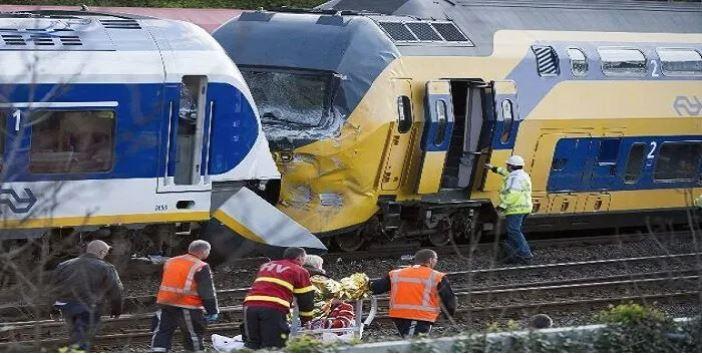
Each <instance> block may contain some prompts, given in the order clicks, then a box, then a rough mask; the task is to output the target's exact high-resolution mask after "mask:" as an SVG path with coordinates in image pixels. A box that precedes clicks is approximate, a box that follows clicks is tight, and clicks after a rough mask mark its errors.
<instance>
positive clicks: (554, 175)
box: [547, 136, 702, 192]
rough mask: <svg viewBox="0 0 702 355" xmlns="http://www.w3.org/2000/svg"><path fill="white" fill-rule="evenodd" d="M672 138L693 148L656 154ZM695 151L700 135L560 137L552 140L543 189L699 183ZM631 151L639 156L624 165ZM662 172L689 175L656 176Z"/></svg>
mask: <svg viewBox="0 0 702 355" xmlns="http://www.w3.org/2000/svg"><path fill="white" fill-rule="evenodd" d="M674 142H677V143H678V144H680V143H684V142H688V143H691V144H692V145H693V146H694V147H688V148H690V149H683V150H682V151H676V152H673V151H672V150H670V148H666V150H667V154H665V156H663V157H661V150H662V148H663V147H664V146H666V144H667V143H674ZM634 147H635V149H633V148H634ZM684 152H687V153H684ZM688 153H689V154H688ZM700 154H702V136H666V137H660V136H658V137H654V136H644V137H607V138H604V137H600V138H563V139H560V140H559V141H558V142H557V143H556V148H555V151H554V155H553V161H552V164H551V171H550V173H549V178H548V186H547V190H548V191H549V192H566V191H572V192H583V191H603V190H606V191H617V190H645V189H665V188H691V187H698V186H702V156H700ZM630 156H632V157H636V158H640V159H631V160H632V162H631V165H628V164H629V161H630ZM662 160H665V161H662ZM659 164H660V166H659ZM695 165H696V166H695ZM662 167H668V169H665V170H664V169H662ZM683 172H688V174H683ZM661 174H665V175H669V176H675V175H681V174H682V175H687V176H688V178H685V179H660V177H661Z"/></svg>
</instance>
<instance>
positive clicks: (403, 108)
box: [397, 96, 412, 133]
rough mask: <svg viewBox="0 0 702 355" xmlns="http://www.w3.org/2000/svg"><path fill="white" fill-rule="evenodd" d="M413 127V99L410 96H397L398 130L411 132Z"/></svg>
mask: <svg viewBox="0 0 702 355" xmlns="http://www.w3.org/2000/svg"><path fill="white" fill-rule="evenodd" d="M410 128H412V101H410V98H409V97H408V96H400V97H398V98H397V130H398V132H400V133H407V132H409V130H410Z"/></svg>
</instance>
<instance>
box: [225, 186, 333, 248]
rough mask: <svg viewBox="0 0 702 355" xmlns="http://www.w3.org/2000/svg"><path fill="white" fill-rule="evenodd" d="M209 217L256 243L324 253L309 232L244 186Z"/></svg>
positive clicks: (322, 245)
mask: <svg viewBox="0 0 702 355" xmlns="http://www.w3.org/2000/svg"><path fill="white" fill-rule="evenodd" d="M213 216H214V218H216V219H217V220H219V221H220V222H222V223H223V224H224V225H226V226H227V227H228V228H229V229H231V230H233V231H234V232H236V233H238V234H239V235H241V236H243V237H244V238H246V239H249V240H252V241H254V242H257V243H261V244H266V245H270V246H274V247H283V248H288V247H300V248H308V249H318V250H327V248H326V247H325V246H324V244H323V243H322V242H321V241H320V240H319V239H317V237H315V236H314V235H313V234H312V233H310V231H309V230H307V229H306V228H305V227H303V226H301V225H299V224H298V223H297V222H295V221H293V220H292V219H291V218H290V217H288V216H287V215H286V214H284V213H283V212H281V211H280V210H278V209H276V208H275V207H273V206H271V205H270V204H269V203H268V202H267V201H266V200H264V199H262V198H261V197H260V196H258V195H257V194H256V193H255V192H253V191H251V190H249V189H247V188H246V187H241V188H240V189H239V190H238V191H236V192H235V193H233V194H232V195H231V196H230V197H229V198H227V199H226V200H225V201H224V202H223V203H222V204H221V205H220V206H219V207H217V209H216V210H215V212H214V213H213Z"/></svg>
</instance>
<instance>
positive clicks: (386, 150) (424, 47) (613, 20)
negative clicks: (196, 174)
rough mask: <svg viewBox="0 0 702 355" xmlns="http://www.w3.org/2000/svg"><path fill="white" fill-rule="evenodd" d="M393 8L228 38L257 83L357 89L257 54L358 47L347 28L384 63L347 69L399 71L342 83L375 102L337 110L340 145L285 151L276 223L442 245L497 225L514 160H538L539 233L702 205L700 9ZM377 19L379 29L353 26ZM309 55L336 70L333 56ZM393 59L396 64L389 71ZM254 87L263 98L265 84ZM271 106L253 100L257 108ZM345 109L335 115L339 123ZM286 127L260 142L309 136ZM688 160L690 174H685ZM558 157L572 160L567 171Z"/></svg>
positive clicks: (244, 24)
mask: <svg viewBox="0 0 702 355" xmlns="http://www.w3.org/2000/svg"><path fill="white" fill-rule="evenodd" d="M392 3H393V4H396V5H397V4H400V5H397V6H395V5H391V4H390V3H389V2H382V3H380V2H373V3H372V4H371V3H369V2H364V1H357V0H341V1H332V2H330V3H328V4H326V5H323V6H321V7H320V9H319V10H318V12H316V13H315V12H314V11H312V12H310V13H304V14H294V13H293V14H291V13H269V12H256V13H249V15H246V13H245V14H243V15H242V17H241V18H240V19H238V20H237V19H235V20H232V21H231V22H230V23H228V24H226V25H224V26H223V27H222V28H220V29H219V30H218V31H217V32H216V33H215V38H216V39H217V40H218V41H220V43H222V44H223V46H224V47H225V49H227V50H228V51H229V54H230V56H232V58H234V59H235V60H236V61H240V62H241V63H242V64H243V65H244V66H245V67H249V66H256V65H259V67H258V68H257V69H256V70H259V71H260V72H265V71H266V70H269V71H273V70H271V69H270V67H269V68H266V67H267V66H268V65H271V66H273V67H275V69H274V71H275V72H276V73H286V72H294V71H296V70H304V71H314V70H324V71H329V72H333V75H335V76H337V77H341V78H344V77H348V76H350V75H351V74H354V73H352V72H348V71H345V68H343V67H336V68H334V67H331V68H330V67H324V68H322V67H319V66H317V63H316V60H317V59H308V58H306V57H305V56H302V55H300V56H298V55H297V54H295V53H298V54H300V53H303V51H302V49H300V51H296V50H295V49H294V48H289V49H287V51H289V52H292V53H293V54H291V57H292V58H293V59H291V60H287V59H279V58H276V59H275V61H276V62H275V63H269V61H270V60H269V59H268V58H267V57H264V56H263V55H257V54H261V53H266V52H267V51H271V50H274V48H278V43H277V42H276V41H287V40H288V38H289V36H292V37H295V36H300V35H302V34H306V33H311V32H312V30H310V28H314V29H316V31H317V33H318V34H317V36H324V35H325V33H327V32H329V31H332V32H333V31H336V32H338V31H341V30H340V29H339V28H345V29H346V30H347V31H353V30H354V29H353V26H349V25H347V24H350V23H354V22H355V23H356V25H357V26H361V25H362V26H370V27H374V28H375V29H376V31H371V30H366V32H365V33H366V34H367V36H366V38H370V39H369V40H368V41H369V42H371V43H373V45H369V48H368V49H367V50H366V51H365V52H364V53H363V54H362V55H359V54H358V53H356V52H354V51H351V53H352V54H350V55H349V58H348V60H349V61H354V60H359V58H362V57H363V56H364V55H365V56H366V57H367V58H369V61H376V63H381V64H383V63H384V65H385V66H384V67H383V68H382V70H381V71H378V70H377V69H376V70H375V71H373V72H372V73H370V74H368V75H367V78H366V79H361V80H359V79H356V78H354V79H356V81H357V83H352V82H350V80H349V81H346V80H342V81H341V83H340V84H339V87H341V88H342V89H343V88H345V85H346V86H348V87H351V88H349V90H356V91H354V92H358V91H359V90H363V95H362V96H361V98H360V99H359V100H358V101H357V103H356V104H355V105H353V104H349V101H344V102H341V103H339V105H340V106H342V107H343V108H344V109H345V110H346V112H348V115H345V116H343V117H342V119H343V120H344V123H343V125H342V126H341V127H340V128H339V129H338V131H335V132H334V133H335V134H333V135H330V136H329V137H318V138H317V139H309V140H308V141H300V142H297V143H295V144H288V145H287V146H286V145H285V144H282V145H281V144H276V143H274V151H276V157H277V162H278V166H279V167H280V170H281V173H282V175H283V178H282V186H281V195H280V198H279V204H278V207H279V208H281V209H282V210H283V211H284V212H285V213H286V214H288V215H290V216H291V217H292V218H293V219H295V220H297V221H299V222H300V223H301V224H303V225H304V226H306V227H308V228H309V229H310V230H312V231H313V232H315V233H318V234H332V235H340V234H345V233H346V232H347V231H349V230H360V231H361V233H362V234H368V235H375V236H379V235H380V234H379V233H377V232H378V229H380V230H382V231H383V233H382V234H384V235H386V236H387V235H388V234H390V235H394V236H402V235H410V234H413V233H417V234H422V233H424V234H431V233H432V231H435V230H436V228H442V227H441V225H442V223H443V222H445V221H447V215H454V216H455V215H456V213H464V214H466V215H467V214H468V211H469V210H473V211H478V210H480V211H481V212H488V213H486V214H487V215H488V216H489V215H490V214H491V213H490V211H486V210H485V207H489V206H491V205H496V204H497V198H498V190H499V188H500V186H501V178H500V177H499V176H497V175H494V174H488V173H487V171H486V170H485V169H484V168H483V164H484V163H492V164H493V165H504V162H505V160H506V158H507V157H509V156H510V155H512V154H520V155H522V156H523V157H525V159H526V160H527V166H526V170H527V172H529V173H530V174H531V175H532V178H533V181H534V199H535V205H536V206H538V209H536V208H535V211H534V219H536V218H537V217H542V216H544V217H558V216H564V217H565V216H570V215H572V214H579V216H585V215H596V214H603V213H612V214H613V213H636V212H637V211H655V210H660V211H664V210H675V209H678V210H684V209H685V208H688V207H689V206H690V205H691V199H690V196H691V195H693V194H699V193H701V192H702V185H701V184H702V180H701V179H700V175H701V174H702V165H701V164H702V163H701V162H700V161H699V157H698V156H699V153H698V150H699V149H702V146H699V145H698V142H699V140H700V137H701V135H700V132H702V104H700V101H699V100H702V92H700V89H702V84H701V82H702V67H701V66H702V56H701V54H700V53H702V47H701V46H700V43H702V35H701V34H700V33H701V32H702V16H699V15H700V14H702V10H700V9H699V8H696V7H694V5H690V6H687V5H680V6H678V5H657V4H656V5H650V6H649V5H646V6H643V5H641V6H639V5H640V3H636V2H626V1H624V2H621V3H616V4H615V3H614V2H604V1H601V2H593V3H586V2H572V3H568V4H564V5H563V4H553V3H549V2H545V1H525V2H520V3H519V4H515V5H514V6H512V5H507V4H502V3H498V2H475V3H467V2H459V3H460V4H458V3H456V4H454V5H451V4H449V3H446V4H444V3H441V4H438V3H431V4H429V3H426V2H421V1H414V0H408V1H399V2H392ZM635 5H636V6H635ZM368 6H369V8H366V10H368V11H370V12H369V13H363V12H344V11H345V10H352V11H353V10H358V9H360V8H365V7H368ZM386 7H389V8H393V9H394V10H392V11H390V10H388V9H387V8H386ZM325 10H329V11H328V12H325ZM332 11H342V12H337V13H333V12H332ZM374 11H375V12H380V13H383V15H378V14H375V13H373V12H374ZM246 16H251V17H246ZM253 17H256V18H253ZM576 18H577V19H579V20H578V21H570V20H566V19H576ZM622 18H626V19H628V21H621V19H622ZM546 19H553V21H548V20H546ZM369 20H370V21H369ZM330 23H335V26H336V27H333V26H330V25H329V24H330ZM683 24H685V25H684V26H683ZM282 27H284V28H285V31H284V34H285V35H283V32H282V31H280V32H279V30H280V28H282ZM332 27H333V29H330V28H332ZM378 29H379V30H380V32H378V31H377V30H378ZM260 33H265V35H260ZM276 36H278V39H277V40H276V39H275V38H276ZM373 36H381V37H382V36H384V37H386V38H387V39H390V41H391V44H390V45H388V43H387V42H384V41H383V40H381V39H376V38H374V37H373ZM348 37H353V35H352V34H348ZM263 38H267V39H270V41H263V40H262V39H263ZM233 42H236V43H237V45H236V46H234V47H231V48H232V49H234V48H236V49H248V50H250V53H252V54H250V55H243V56H239V55H237V53H236V52H235V51H232V50H230V47H228V46H227V43H233ZM313 47H314V52H315V53H316V52H320V53H325V52H324V51H325V50H329V51H331V52H333V53H334V55H338V53H339V51H338V50H337V49H334V50H331V49H330V47H329V46H326V45H325V44H324V43H323V42H319V43H318V46H313ZM320 47H322V48H320ZM255 53H257V54H255ZM386 53H399V54H396V55H395V56H396V57H394V58H392V59H391V60H387V58H388V57H387V56H386ZM378 58H386V59H385V60H384V61H380V62H378V61H377V59H378ZM244 71H245V73H244V74H245V76H246V77H247V80H248V81H249V82H250V83H252V84H251V85H252V86H256V85H257V84H256V83H255V82H256V81H257V79H260V78H262V76H259V77H257V76H255V75H252V76H247V74H246V69H245V70H244ZM367 82H369V83H370V84H369V85H365V84H366V83H367ZM434 82H436V83H442V84H441V85H448V86H449V88H450V91H449V92H450V95H448V96H441V94H442V92H441V90H437V89H432V86H431V84H430V83H434ZM359 83H360V84H359ZM264 89H265V88H264ZM266 93H267V92H266V90H260V91H259V92H257V91H256V90H254V97H255V98H257V95H259V96H261V95H265V94H266ZM334 99H336V97H334V98H332V99H331V100H330V101H329V102H325V105H332V106H333V105H336V104H337V102H336V101H334ZM354 102H355V101H354ZM452 111H453V112H452ZM288 117H292V116H290V115H285V114H283V115H282V116H281V117H278V116H276V115H273V116H271V118H272V120H271V121H270V122H269V123H268V124H267V122H266V121H264V131H266V133H267V134H269V131H270V130H271V129H276V130H280V129H281V128H280V127H281V126H282V127H286V128H287V129H288V130H289V131H290V132H291V133H290V134H291V135H294V134H295V133H294V131H305V129H304V128H301V127H299V126H297V127H296V126H295V125H293V124H287V125H286V122H285V119H287V118H288ZM279 118H282V119H279ZM276 119H279V120H277V121H276ZM672 122H674V124H671V123H672ZM274 126H275V127H274ZM271 127H274V128H271ZM269 138H271V137H270V135H269ZM273 139H275V137H273ZM585 145H587V147H585ZM653 145H655V146H656V147H655V148H656V149H654V151H651V148H652V146H653ZM662 146H665V147H666V148H665V150H661V147H662ZM576 147H577V148H578V149H580V150H576V151H573V153H572V154H569V152H570V151H571V150H573V149H575V148H576ZM634 147H635V149H634ZM644 147H646V148H649V150H648V151H646V150H645V149H643V148H644ZM698 147H700V148H698ZM632 149H634V150H635V152H634V153H635V154H636V155H635V156H633V157H634V158H638V156H639V155H640V154H641V153H640V152H641V151H642V150H643V151H644V153H646V154H644V157H643V158H642V161H641V163H636V161H637V159H633V160H634V161H635V163H636V164H638V165H636V164H635V163H629V161H631V160H632V159H630V158H629V155H631V154H632V153H631V150H632ZM659 153H663V154H662V155H663V156H662V157H661V156H660V154H659ZM677 153H680V154H686V155H685V157H686V158H685V159H678V161H674V160H675V157H676V156H677V155H679V154H677ZM554 154H555V155H556V156H555V157H554ZM570 155H572V157H571V156H570ZM559 157H560V159H561V160H563V159H568V158H571V159H572V161H570V162H569V163H567V164H566V169H565V171H564V170H563V168H561V167H560V166H559V165H558V164H564V163H563V161H558V159H559ZM644 158H645V159H644ZM688 158H689V159H688ZM578 159H580V160H578ZM598 159H599V160H598ZM696 159H697V160H696ZM554 164H555V165H554ZM632 164H633V165H632ZM627 165H631V168H627ZM637 166H639V168H640V170H639V171H638V172H637V175H638V178H637V180H636V181H635V182H632V181H628V180H631V179H630V178H625V176H624V175H625V172H626V171H627V170H633V169H634V168H635V167H637ZM437 167H438V168H437ZM668 170H675V171H678V170H679V171H682V173H680V174H677V175H676V173H668V174H666V173H665V172H664V171H668ZM578 179H580V180H578ZM334 195H335V196H334ZM330 196H331V197H330ZM476 206H478V207H476ZM563 208H565V209H563ZM490 209H491V207H490ZM471 213H472V212H471ZM442 214H443V216H442ZM484 215H485V213H484ZM492 215H493V216H494V212H492ZM437 216H439V217H437ZM471 216H472V214H471ZM471 218H472V217H471ZM487 219H488V220H489V219H490V217H487ZM530 220H531V219H530ZM398 221H399V222H398ZM437 221H438V222H437ZM413 223H414V224H413ZM403 224H406V225H412V226H411V227H408V228H414V230H403V228H404V226H403ZM448 224H450V223H448ZM437 226H438V227H437ZM359 227H361V228H360V229H359ZM365 232H367V233H365ZM374 232H376V233H375V234H374Z"/></svg>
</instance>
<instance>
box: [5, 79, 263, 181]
mask: <svg viewBox="0 0 702 355" xmlns="http://www.w3.org/2000/svg"><path fill="white" fill-rule="evenodd" d="M179 95H180V93H179V84H177V83H176V84H28V85H8V84H4V85H0V97H2V98H3V101H5V102H8V103H20V102H76V103H81V104H80V105H76V107H61V108H51V110H75V109H78V108H79V109H81V110H90V109H96V108H95V107H94V106H93V107H92V108H91V107H90V102H100V101H116V102H118V106H117V107H116V108H115V110H116V127H115V135H114V141H115V142H114V143H115V147H114V162H113V167H112V169H111V170H109V171H106V172H95V173H55V174H35V173H31V172H29V169H28V167H29V151H30V144H31V142H30V137H31V129H32V128H31V124H30V122H29V120H28V119H23V120H22V128H21V129H20V131H19V132H15V130H14V125H15V122H14V119H13V118H12V112H10V111H11V110H13V109H11V108H5V109H0V110H1V111H3V112H4V113H5V115H6V117H7V126H6V127H7V130H6V140H5V147H4V148H5V149H4V156H3V162H4V163H3V166H2V174H3V176H4V181H5V182H13V181H57V180H81V179H118V178H150V177H158V176H163V175H164V172H165V167H164V164H165V152H166V141H167V140H166V139H167V135H168V133H167V132H168V107H169V102H172V103H173V111H174V112H173V115H174V116H173V117H177V116H176V115H177V110H178V104H179V101H180V98H179ZM210 101H212V102H214V104H213V106H212V107H213V109H214V115H213V118H212V126H213V130H212V133H211V140H212V144H211V145H210V144H209V138H210V137H205V144H206V145H208V146H209V147H210V149H209V173H210V174H221V173H224V172H226V171H229V170H231V169H233V168H234V167H236V166H237V165H238V164H239V163H240V162H241V161H242V160H243V158H244V157H245V156H246V155H247V154H248V152H249V151H250V149H251V147H252V146H253V145H254V142H255V141H256V138H257V136H258V129H259V127H258V122H257V119H256V116H255V114H254V111H253V107H252V106H251V104H250V103H249V102H248V101H247V100H246V97H245V96H244V95H243V94H242V93H241V92H240V91H239V90H238V89H237V88H235V87H234V86H232V85H229V84H224V83H210V84H209V85H208V93H207V113H206V117H209V114H210V112H209V110H210V105H209V102H210ZM26 114H27V109H23V116H25V117H26ZM205 122H206V124H207V120H206V121H205ZM205 129H206V131H209V130H208V127H206V128H205ZM171 134H172V139H171V148H172V152H174V150H175V146H174V145H173V142H175V140H174V138H175V135H176V134H177V132H176V131H175V130H171ZM206 155H207V152H205V151H203V152H202V157H203V161H204V159H205V157H206ZM173 157H175V155H174V154H172V155H171V159H170V161H171V163H173V162H174V159H173ZM170 165H171V167H170V169H169V170H170V172H171V174H172V172H173V168H174V165H173V164H170ZM203 165H204V164H203ZM202 171H203V172H204V166H203V170H202Z"/></svg>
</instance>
